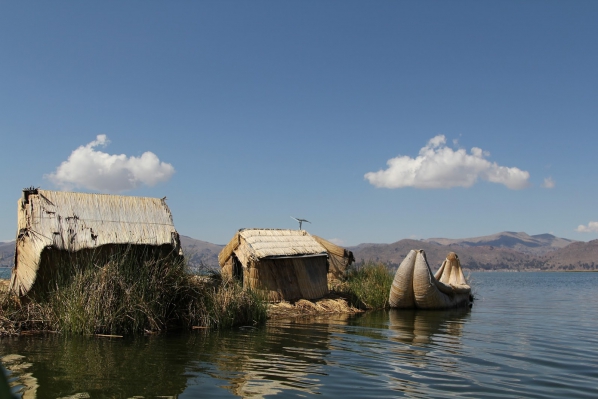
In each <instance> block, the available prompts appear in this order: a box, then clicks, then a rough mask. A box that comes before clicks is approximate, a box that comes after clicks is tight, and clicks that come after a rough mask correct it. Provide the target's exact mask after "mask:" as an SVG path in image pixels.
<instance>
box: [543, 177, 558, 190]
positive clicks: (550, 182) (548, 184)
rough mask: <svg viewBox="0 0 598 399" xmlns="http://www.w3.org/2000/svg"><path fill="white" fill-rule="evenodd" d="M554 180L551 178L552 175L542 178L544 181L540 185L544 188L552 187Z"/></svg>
mask: <svg viewBox="0 0 598 399" xmlns="http://www.w3.org/2000/svg"><path fill="white" fill-rule="evenodd" d="M555 184H556V183H555V181H554V180H552V177H547V178H545V179H544V183H543V184H542V187H544V188H554V186H555Z"/></svg>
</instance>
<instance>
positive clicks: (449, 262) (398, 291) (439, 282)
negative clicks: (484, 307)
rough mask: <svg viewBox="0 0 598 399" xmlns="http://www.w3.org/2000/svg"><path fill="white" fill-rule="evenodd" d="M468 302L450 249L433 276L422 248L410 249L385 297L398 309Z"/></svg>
mask: <svg viewBox="0 0 598 399" xmlns="http://www.w3.org/2000/svg"><path fill="white" fill-rule="evenodd" d="M472 301H473V297H472V295H471V287H470V286H469V285H468V284H467V281H466V280H465V276H464V275H463V270H461V262H460V261H459V257H458V256H457V254H455V253H454V252H450V253H449V254H448V255H447V257H446V259H445V260H444V262H442V265H441V266H440V268H439V269H438V271H437V272H436V274H435V275H434V274H432V271H431V270H430V266H429V265H428V260H427V259H426V253H425V252H424V250H422V249H418V250H411V251H410V252H409V253H408V254H407V256H406V257H405V259H404V260H403V262H401V264H400V266H399V268H398V269H397V272H396V274H395V277H394V280H393V282H392V287H391V289H390V296H389V303H390V306H391V307H393V308H402V309H450V308H458V307H467V306H469V307H470V306H471V304H472Z"/></svg>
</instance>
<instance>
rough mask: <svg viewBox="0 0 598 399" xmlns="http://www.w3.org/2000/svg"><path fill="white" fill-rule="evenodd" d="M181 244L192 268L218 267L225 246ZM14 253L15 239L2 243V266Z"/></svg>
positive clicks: (8, 263)
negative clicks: (219, 255) (219, 257)
mask: <svg viewBox="0 0 598 399" xmlns="http://www.w3.org/2000/svg"><path fill="white" fill-rule="evenodd" d="M181 246H182V247H183V253H184V254H185V257H186V258H187V261H188V263H189V266H191V267H192V268H194V269H195V268H197V269H200V268H208V269H210V268H218V254H219V253H220V251H221V250H222V248H224V245H217V244H212V243H209V242H206V241H201V240H196V239H194V238H191V237H187V236H181ZM14 254H15V242H14V241H10V242H3V243H0V267H12V265H13V263H14Z"/></svg>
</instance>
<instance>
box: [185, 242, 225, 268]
mask: <svg viewBox="0 0 598 399" xmlns="http://www.w3.org/2000/svg"><path fill="white" fill-rule="evenodd" d="M181 247H183V253H184V254H185V258H187V263H188V264H189V266H191V267H192V268H194V269H215V270H219V269H220V266H219V265H218V254H219V253H220V251H222V248H224V245H218V244H212V243H209V242H206V241H201V240H196V239H194V238H191V237H187V236H181Z"/></svg>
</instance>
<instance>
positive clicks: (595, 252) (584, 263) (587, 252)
mask: <svg viewBox="0 0 598 399" xmlns="http://www.w3.org/2000/svg"><path fill="white" fill-rule="evenodd" d="M14 245H15V243H14V241H12V242H6V243H0V267H11V266H12V264H13V257H14ZM181 246H182V247H183V252H184V253H185V256H186V257H187V261H188V263H189V265H190V266H191V267H192V268H194V269H218V253H219V252H220V251H221V250H222V248H223V247H224V245H218V244H212V243H209V242H206V241H201V240H196V239H194V238H191V237H187V236H181ZM348 249H349V250H351V251H353V254H354V256H355V259H356V261H357V263H363V262H367V261H375V262H384V263H386V264H387V265H389V266H390V267H391V268H396V267H398V265H399V264H400V263H401V261H402V260H403V259H404V258H405V256H406V255H407V254H408V253H409V251H410V250H411V249H423V250H425V251H426V255H427V258H428V262H429V264H430V267H431V269H432V270H433V271H435V270H436V269H437V268H438V267H439V266H440V264H441V262H442V261H443V260H444V258H445V257H446V255H447V254H448V253H449V252H455V253H457V255H458V256H459V259H461V265H462V266H463V268H464V269H468V270H512V271H524V270H551V271H553V270H578V271H582V270H598V240H593V241H589V242H582V241H574V240H568V239H565V238H559V237H555V236H554V235H552V234H538V235H532V236H530V235H528V234H526V233H523V232H519V233H516V232H509V231H505V232H502V233H497V234H492V235H489V236H483V237H472V238H462V239H452V238H428V239H423V240H411V239H404V240H400V241H397V242H394V243H391V244H359V245H357V246H353V247H348Z"/></svg>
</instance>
